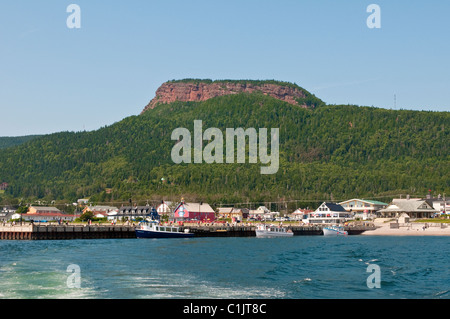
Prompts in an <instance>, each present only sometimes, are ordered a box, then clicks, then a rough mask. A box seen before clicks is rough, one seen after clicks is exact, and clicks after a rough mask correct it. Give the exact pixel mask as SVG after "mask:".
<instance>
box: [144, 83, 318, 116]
mask: <svg viewBox="0 0 450 319" xmlns="http://www.w3.org/2000/svg"><path fill="white" fill-rule="evenodd" d="M255 92H258V93H262V94H264V95H268V96H271V97H273V98H275V99H278V100H281V101H285V102H287V103H289V104H292V105H297V106H300V107H304V108H314V107H317V106H319V105H322V104H324V103H323V101H321V100H320V99H318V98H316V97H315V96H314V95H313V94H311V93H309V92H308V91H306V90H305V89H303V88H301V87H299V86H298V85H296V84H292V83H289V82H281V81H275V80H269V81H255V80H218V81H212V80H202V79H185V80H173V81H169V82H166V83H164V84H163V85H161V86H160V87H159V88H158V90H157V91H156V96H155V97H154V98H153V99H152V100H151V101H150V103H149V104H148V105H147V106H146V107H145V108H144V110H143V111H142V113H143V112H145V111H147V110H149V109H153V108H154V107H155V106H156V105H158V104H162V103H165V104H167V103H172V102H175V101H181V102H200V101H206V100H209V99H211V98H214V97H218V96H224V95H233V94H239V93H255Z"/></svg>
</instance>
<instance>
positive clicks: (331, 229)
mask: <svg viewBox="0 0 450 319" xmlns="http://www.w3.org/2000/svg"><path fill="white" fill-rule="evenodd" d="M323 235H324V236H347V235H348V232H347V231H345V230H344V227H342V226H336V225H333V226H328V227H324V228H323Z"/></svg>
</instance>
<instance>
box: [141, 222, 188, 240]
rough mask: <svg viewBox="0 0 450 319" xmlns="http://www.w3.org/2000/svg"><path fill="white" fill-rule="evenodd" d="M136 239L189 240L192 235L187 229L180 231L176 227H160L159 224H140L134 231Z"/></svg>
mask: <svg viewBox="0 0 450 319" xmlns="http://www.w3.org/2000/svg"><path fill="white" fill-rule="evenodd" d="M135 232H136V237H137V238H190V237H194V233H190V232H189V229H185V230H184V231H181V230H180V228H179V227H176V226H162V225H160V224H159V223H154V222H153V223H141V225H139V226H138V227H137V228H136V229H135Z"/></svg>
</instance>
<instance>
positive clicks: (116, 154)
mask: <svg viewBox="0 0 450 319" xmlns="http://www.w3.org/2000/svg"><path fill="white" fill-rule="evenodd" d="M200 82H201V83H207V82H208V81H207V80H183V81H172V82H168V83H165V84H163V86H162V87H164V90H163V89H161V90H158V92H166V93H164V94H163V95H160V98H159V102H153V103H152V102H151V103H150V104H149V105H151V107H146V108H145V111H143V112H142V114H140V115H137V116H130V117H127V118H125V119H123V120H122V121H120V122H117V123H115V124H113V125H110V126H107V127H103V128H101V129H99V130H97V131H92V132H78V133H75V132H61V133H55V134H51V135H45V136H42V137H38V138H36V139H34V140H32V141H30V142H28V143H25V144H22V145H18V146H15V147H12V148H8V149H3V150H0V183H1V182H7V183H8V184H9V188H8V189H7V191H6V192H5V194H0V196H3V200H6V199H8V200H11V198H24V199H25V200H27V201H33V200H36V199H37V198H41V199H45V200H47V201H51V200H61V201H67V202H72V201H74V200H76V199H77V198H84V197H91V199H92V200H94V201H97V202H105V203H106V202H114V203H116V205H118V204H117V202H119V203H120V202H123V203H127V202H128V201H129V199H132V200H133V201H141V202H144V203H145V201H146V200H155V201H157V200H161V199H162V198H165V199H172V200H179V199H180V198H181V197H185V199H189V200H199V201H208V202H210V203H246V202H249V201H250V202H269V201H272V202H275V201H287V202H288V201H290V200H291V201H295V200H305V201H315V200H331V199H336V200H337V199H349V198H353V197H364V198H378V199H383V198H389V197H391V196H393V195H394V194H411V195H415V194H419V195H420V194H422V195H425V193H427V191H428V189H431V190H432V191H433V192H437V193H447V194H449V191H450V186H449V185H450V183H449V179H448V172H449V171H450V152H449V149H448V146H449V135H448V131H446V129H445V124H446V123H449V120H450V113H449V112H426V111H409V110H400V111H397V110H387V109H380V108H374V107H362V106H354V105H326V104H325V103H323V102H321V101H320V99H318V98H316V97H315V96H313V95H311V94H310V93H307V91H305V90H303V89H301V88H299V87H298V86H296V85H294V84H291V86H292V87H294V88H295V90H293V91H291V93H290V94H291V95H292V96H293V94H294V93H293V92H304V97H303V99H306V100H308V103H301V102H302V101H303V102H304V101H305V100H301V99H302V97H301V96H300V97H298V98H297V97H296V98H297V99H300V102H298V101H297V103H298V104H296V103H291V102H289V101H290V100H291V99H290V98H287V95H286V96H285V100H283V99H280V98H277V97H273V96H272V95H271V94H268V91H265V90H253V91H251V92H250V91H248V90H241V91H238V92H233V93H230V94H218V95H217V96H214V94H213V96H211V95H206V94H207V93H206V92H212V90H211V88H206V86H204V87H203V88H202V92H203V93H202V94H201V95H200V96H198V95H197V96H194V97H193V98H192V97H191V98H190V99H193V101H191V100H188V101H179V100H177V99H173V100H171V96H170V93H168V92H169V91H166V88H169V87H172V88H173V89H174V92H175V91H177V90H178V88H177V86H178V87H179V88H183V89H182V90H181V89H180V90H181V91H183V90H184V89H185V88H186V84H189V85H188V86H187V87H188V89H187V90H191V87H195V86H196V85H198V84H199V83H200ZM210 82H211V84H214V85H216V84H218V83H215V81H210ZM230 82H232V81H230ZM235 82H236V83H239V82H241V81H235ZM244 82H245V81H244ZM257 83H259V84H260V85H259V87H263V88H264V87H268V86H267V84H274V82H273V81H267V83H265V82H264V81H253V82H251V85H252V86H253V87H255V86H256V84H257ZM174 84H175V86H174ZM280 86H285V87H286V86H287V85H286V84H285V82H281V84H280ZM213 87H215V86H213ZM213 87H212V88H213ZM231 87H235V86H231ZM244 87H247V88H248V87H250V85H248V84H247V85H245V86H244ZM269 87H271V86H269ZM229 88H230V87H229ZM272 88H274V87H272ZM180 90H178V91H177V92H179V91H180ZM229 90H230V92H231V89H229ZM279 90H280V91H281V90H282V89H281V88H279ZM285 90H286V89H285ZM286 92H287V90H286ZM158 94H159V93H157V94H156V95H157V97H158ZM176 94H178V93H176ZM208 94H209V93H208ZM177 96H178V95H177ZM207 96H209V97H208V98H207ZM288 100H289V101H288ZM294 100H295V99H294ZM311 101H313V102H314V103H310V102H311ZM308 104H309V106H308ZM305 105H306V106H305ZM195 120H201V121H202V125H203V131H205V130H206V129H207V128H217V129H218V130H220V131H221V132H223V133H224V135H225V132H226V129H227V128H244V129H248V128H255V129H256V130H259V129H260V128H268V129H269V131H270V129H271V128H278V129H279V151H280V156H279V159H280V162H279V169H278V171H277V173H276V174H270V175H262V174H261V172H260V168H261V167H262V166H264V164H262V163H261V161H259V160H258V163H249V160H248V155H247V157H246V161H245V163H229V164H228V163H223V164H220V163H212V164H207V163H205V162H203V163H202V164H197V163H194V162H193V161H192V162H191V163H187V164H186V163H182V164H175V163H174V161H173V160H172V157H171V152H172V150H173V148H174V146H175V145H176V143H177V141H175V140H172V133H173V131H174V130H175V129H177V128H186V129H187V131H189V132H191V134H193V132H194V121H195ZM207 144H208V141H204V146H205V145H207ZM224 154H225V153H224ZM0 198H1V197H0ZM5 198H6V199H5ZM386 200H387V199H386ZM293 203H294V204H295V202H293ZM297 204H298V202H297Z"/></svg>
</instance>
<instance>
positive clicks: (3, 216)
mask: <svg viewBox="0 0 450 319" xmlns="http://www.w3.org/2000/svg"><path fill="white" fill-rule="evenodd" d="M74 205H76V206H77V208H78V209H77V210H75V212H74V213H72V214H70V213H65V212H64V211H61V210H60V209H58V208H56V207H48V206H38V205H30V206H28V207H27V209H26V211H25V210H24V209H21V211H19V210H18V209H17V208H15V207H3V209H2V210H1V211H0V223H1V224H0V231H6V230H9V231H11V230H12V229H14V228H13V227H20V226H23V225H41V226H42V225H77V224H85V225H92V224H93V223H95V224H96V225H112V226H115V225H127V226H131V227H134V226H136V225H139V224H140V223H141V222H143V221H146V220H149V219H155V220H156V219H157V220H158V221H160V223H161V224H162V225H178V226H185V225H186V226H189V227H191V228H192V227H198V228H200V227H205V226H207V227H209V228H211V227H215V229H216V230H217V229H218V228H217V227H219V228H220V227H224V226H234V227H236V226H243V227H251V226H255V225H258V224H261V223H269V224H272V225H276V226H277V227H281V228H291V229H292V228H295V227H303V228H302V229H322V228H323V227H326V226H330V225H341V226H346V227H350V228H352V227H358V228H357V229H358V230H359V231H358V232H354V234H364V235H370V234H373V235H377V234H378V235H390V234H403V235H407V234H413V235H419V234H420V235H425V234H433V235H450V228H448V227H447V225H448V224H449V223H448V222H449V221H450V220H449V214H448V212H449V211H450V200H446V199H445V196H441V195H438V196H437V197H432V196H431V194H428V195H427V196H426V197H425V198H412V197H410V196H406V198H394V199H392V201H391V202H390V203H385V202H381V201H377V200H370V199H358V198H353V199H349V200H344V201H341V202H337V203H335V202H326V201H325V202H323V203H321V204H320V205H319V206H318V207H317V209H315V210H311V209H308V208H307V209H303V208H297V209H296V210H294V211H291V212H279V211H271V210H270V209H269V208H267V207H266V206H264V205H261V206H259V207H257V208H256V209H249V208H245V207H235V206H218V207H214V208H213V205H210V204H208V203H204V202H185V201H184V199H183V198H182V199H181V201H180V202H178V203H175V202H171V201H164V200H161V202H160V203H159V204H158V205H150V204H146V205H144V206H139V205H128V206H125V205H121V207H115V206H106V205H92V204H91V203H89V199H79V200H78V201H77V203H74ZM355 229H356V228H355ZM413 230H414V231H415V232H413ZM419 230H421V231H420V232H419ZM298 233H299V231H297V234H298ZM306 234H312V233H311V232H307V233H306Z"/></svg>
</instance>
